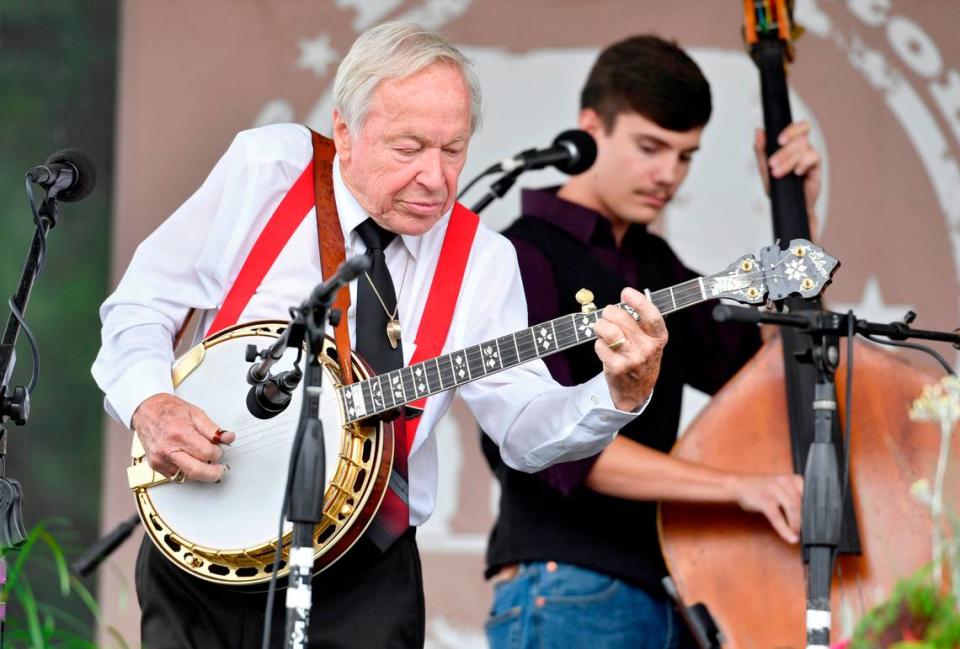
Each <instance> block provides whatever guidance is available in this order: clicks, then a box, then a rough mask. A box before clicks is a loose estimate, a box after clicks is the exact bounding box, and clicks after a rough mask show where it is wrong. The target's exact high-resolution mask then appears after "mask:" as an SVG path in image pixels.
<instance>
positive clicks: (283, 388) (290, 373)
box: [247, 367, 303, 419]
mask: <svg viewBox="0 0 960 649" xmlns="http://www.w3.org/2000/svg"><path fill="white" fill-rule="evenodd" d="M302 378H303V372H301V371H300V368H299V367H294V368H293V369H292V370H287V371H286V372H280V373H279V374H277V375H276V376H271V377H269V378H268V379H266V380H265V381H263V382H262V383H257V384H255V385H254V386H252V387H251V388H250V390H249V392H247V410H249V411H250V414H251V415H253V416H254V417H256V418H257V419H270V418H271V417H276V416H277V415H279V414H280V413H281V412H283V411H284V410H285V409H286V407H287V406H288V405H290V398H291V395H292V394H293V391H294V390H296V389H297V385H298V384H299V383H300V379H302Z"/></svg>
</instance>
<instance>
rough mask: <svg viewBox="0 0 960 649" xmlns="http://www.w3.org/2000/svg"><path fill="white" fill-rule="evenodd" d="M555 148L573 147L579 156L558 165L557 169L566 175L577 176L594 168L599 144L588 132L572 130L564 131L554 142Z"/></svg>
mask: <svg viewBox="0 0 960 649" xmlns="http://www.w3.org/2000/svg"><path fill="white" fill-rule="evenodd" d="M553 145H554V146H565V147H568V148H569V147H571V146H572V147H573V148H574V149H576V151H577V155H576V156H574V157H573V158H571V159H570V160H569V161H565V162H561V163H557V164H556V167H557V169H559V170H560V171H562V172H563V173H565V174H570V175H571V176H575V175H577V174H582V173H583V172H584V171H586V170H587V169H589V168H590V167H592V166H593V163H594V161H596V159H597V143H596V141H595V140H594V139H593V137H592V136H591V135H590V134H589V133H587V132H586V131H581V130H580V129H571V130H569V131H564V132H563V133H561V134H560V135H558V136H557V137H556V138H554V140H553Z"/></svg>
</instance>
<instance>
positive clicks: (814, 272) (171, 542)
mask: <svg viewBox="0 0 960 649" xmlns="http://www.w3.org/2000/svg"><path fill="white" fill-rule="evenodd" d="M837 265H838V261H837V260H836V259H834V258H832V257H830V256H829V255H827V254H826V253H825V252H824V251H823V250H822V249H821V248H819V247H818V246H815V245H813V244H812V243H810V242H809V241H806V240H803V239H795V240H793V241H791V242H790V246H789V247H788V248H787V249H786V250H781V249H780V247H779V246H777V245H773V246H768V247H766V248H763V249H762V250H761V251H760V254H759V258H757V257H755V256H753V255H744V256H742V257H740V258H739V259H737V260H736V261H735V262H734V263H732V264H731V265H730V266H728V267H727V268H726V269H725V270H723V271H721V272H719V273H716V274H714V275H709V276H705V277H698V278H695V279H692V280H689V281H686V282H683V283H681V284H677V285H675V286H672V287H669V288H665V289H662V290H659V291H654V292H652V293H651V292H650V291H647V296H648V298H649V299H650V300H651V301H652V302H653V303H654V305H655V306H656V307H657V308H658V309H659V310H660V312H661V313H662V314H664V315H667V314H669V313H672V312H673V311H678V310H680V309H683V308H685V307H688V306H692V305H694V304H699V303H700V302H704V301H706V300H711V299H718V298H729V299H733V300H735V301H738V302H742V303H746V304H760V303H762V302H763V301H764V300H765V299H768V298H769V299H771V300H782V299H783V298H785V297H787V296H788V295H794V294H799V295H801V296H802V297H804V298H812V297H815V296H817V295H819V294H820V292H821V291H822V290H823V288H824V287H825V286H826V285H827V284H828V283H829V282H830V278H831V275H832V273H833V271H834V269H835V268H836V266H837ZM592 300H593V296H592V294H590V292H589V291H585V290H582V291H579V292H578V294H577V301H578V302H579V303H580V304H581V305H582V310H581V311H580V312H579V313H572V314H569V315H565V316H561V317H559V318H555V319H553V320H550V321H548V322H544V323H541V324H538V325H536V326H533V327H529V328H526V329H522V330H520V331H517V332H515V333H512V334H507V335H504V336H501V337H499V338H495V339H492V340H488V341H486V342H482V343H479V344H476V345H472V346H469V347H466V348H464V349H460V350H457V351H454V352H451V353H448V354H445V355H442V356H438V357H436V358H433V359H430V360H426V361H423V362H420V363H416V364H414V365H411V366H408V367H403V368H401V369H397V370H394V371H391V372H386V373H384V374H379V375H375V374H374V373H373V372H372V370H371V369H370V368H369V366H368V365H367V364H366V363H365V362H364V361H363V360H362V359H361V358H360V357H359V356H357V355H356V354H352V355H351V358H350V359H348V360H347V362H349V363H351V364H352V368H353V372H354V376H355V378H356V382H354V383H350V384H344V382H343V378H342V376H341V371H340V367H341V365H340V363H339V362H338V359H337V354H336V347H335V343H334V341H333V340H332V339H331V338H329V337H327V339H326V341H325V343H324V346H323V349H322V351H321V352H320V354H319V357H320V361H321V364H322V367H323V374H324V377H323V388H322V392H321V394H320V396H319V400H320V401H319V405H320V408H319V412H320V419H321V420H322V422H323V426H324V430H325V431H326V435H325V436H324V446H325V453H326V457H327V462H326V467H325V469H326V474H325V484H326V489H325V492H324V506H323V520H322V521H321V522H320V523H318V524H317V525H316V526H315V527H314V532H313V541H314V570H315V571H316V572H319V571H322V570H324V569H325V568H327V567H329V566H330V565H332V564H333V563H334V562H335V561H336V560H337V559H339V558H340V557H342V556H343V555H344V554H345V553H346V552H347V551H348V550H349V549H350V548H351V547H352V546H353V544H354V543H355V542H356V541H357V539H358V538H360V536H361V535H362V534H363V532H364V530H366V528H367V526H368V525H369V524H370V522H371V521H372V520H373V517H374V514H375V513H376V511H377V508H378V507H379V505H380V502H381V500H382V499H383V496H384V493H385V492H386V488H387V479H388V478H389V475H390V469H391V466H392V462H393V455H394V448H393V429H392V424H390V423H389V422H388V421H384V420H383V419H384V418H380V417H376V415H379V414H382V413H387V412H388V411H391V410H394V409H396V408H398V407H400V406H402V405H405V404H408V403H411V402H414V401H417V400H419V399H422V398H424V397H428V396H430V395H432V394H436V393H438V392H442V391H444V390H449V389H453V388H456V387H458V386H460V385H464V384H465V383H469V382H471V381H475V380H477V379H480V378H483V377H484V376H488V375H490V374H493V373H496V372H499V371H502V370H506V369H509V368H511V367H515V366H517V365H520V364H522V363H526V362H529V361H532V360H535V359H537V358H542V357H544V356H548V355H550V354H554V353H556V352H559V351H563V350H566V349H569V348H571V347H573V346H575V345H579V344H581V343H585V342H588V341H593V340H595V339H596V336H595V334H594V332H593V325H594V323H595V322H596V321H597V319H598V318H599V317H600V312H599V311H597V310H596V307H594V305H593V304H592ZM618 306H620V307H621V308H624V309H626V310H628V311H630V312H631V315H633V316H634V317H637V316H636V314H635V313H633V312H632V309H630V307H629V306H627V305H625V304H620V305H618ZM286 326H287V323H285V322H273V321H259V322H252V323H246V324H239V325H236V326H233V327H230V328H228V329H225V330H223V331H220V332H218V333H216V334H214V335H212V336H210V337H208V338H206V339H205V340H203V341H202V342H200V343H199V344H197V345H196V346H195V347H193V348H192V349H190V350H189V351H187V352H186V353H185V354H184V355H183V356H181V357H180V358H179V359H177V361H176V362H175V363H174V365H173V369H172V372H173V385H174V393H175V394H176V395H177V396H179V397H180V398H182V399H184V400H186V401H188V402H190V403H192V404H194V405H196V406H198V407H200V408H202V409H203V410H205V411H206V413H207V414H208V415H209V416H210V418H211V419H213V420H214V421H216V422H218V424H219V425H221V426H223V427H224V428H225V429H226V430H229V431H232V432H234V433H236V436H237V438H236V440H235V441H234V443H233V444H232V445H230V446H229V447H224V453H223V457H222V460H221V461H223V462H225V463H227V464H229V465H230V469H231V470H230V471H229V472H228V473H227V474H226V476H225V477H224V480H223V481H222V482H220V483H203V482H183V483H175V482H172V481H171V480H170V479H168V478H167V477H166V476H164V475H162V474H160V473H158V472H156V471H154V470H153V469H152V468H151V467H150V466H149V464H148V463H147V462H146V459H145V455H146V453H145V451H144V448H143V446H142V445H141V444H140V441H139V438H138V437H137V436H136V435H134V439H133V448H132V451H131V456H132V464H131V466H130V467H128V469H127V478H128V482H129V486H130V489H131V490H132V491H133V493H134V496H135V498H136V503H137V509H138V511H139V514H140V517H141V519H142V521H143V525H144V528H145V530H146V533H147V535H148V536H149V537H150V540H151V541H152V542H153V543H154V544H155V545H156V546H157V548H159V549H160V551H161V552H162V553H163V555H164V556H165V557H166V558H167V559H169V560H170V561H172V562H173V563H174V564H175V565H177V566H178V567H180V568H181V569H183V570H185V571H187V572H188V573H190V574H192V575H194V576H195V577H198V578H201V579H204V580H207V581H211V582H215V583H219V584H224V585H232V586H242V585H252V584H259V583H263V582H266V581H268V580H269V579H270V577H271V570H272V563H273V561H274V559H275V558H276V553H277V552H278V551H279V552H280V553H281V557H280V558H281V562H280V564H279V565H280V569H279V571H278V574H281V575H282V574H284V573H286V572H287V570H288V568H287V565H286V561H285V560H284V559H285V558H286V556H287V553H288V549H289V545H290V541H291V530H292V524H291V523H289V522H286V523H285V527H284V533H283V536H282V537H281V538H279V539H278V538H277V523H278V521H277V517H278V513H279V512H280V508H281V504H282V502H283V499H284V487H285V483H286V468H287V464H288V460H289V456H290V452H291V446H292V443H293V439H294V436H295V434H296V429H297V422H298V419H299V415H300V405H301V403H302V398H303V397H302V394H301V392H302V391H301V390H296V391H294V394H293V396H292V399H291V401H290V404H289V406H288V407H287V408H286V409H285V410H284V411H283V412H281V413H280V414H278V415H276V416H275V417H272V418H269V419H260V418H257V417H254V416H253V415H252V414H250V412H249V411H248V409H247V408H246V406H245V405H244V404H245V400H246V395H247V392H248V390H249V388H250V386H249V384H248V383H247V381H246V375H247V368H248V362H247V360H246V354H245V350H246V347H247V345H248V344H251V343H252V344H255V345H257V346H258V347H265V346H267V345H269V344H270V343H271V342H273V340H275V339H276V338H277V337H279V336H280V335H281V334H282V333H283V331H284V329H285V328H286ZM296 357H297V350H294V349H288V350H287V351H286V353H285V354H284V356H283V358H282V359H281V360H280V361H279V362H278V363H277V364H276V365H275V366H274V370H275V371H283V370H288V369H291V368H292V367H293V363H294V361H295V359H296Z"/></svg>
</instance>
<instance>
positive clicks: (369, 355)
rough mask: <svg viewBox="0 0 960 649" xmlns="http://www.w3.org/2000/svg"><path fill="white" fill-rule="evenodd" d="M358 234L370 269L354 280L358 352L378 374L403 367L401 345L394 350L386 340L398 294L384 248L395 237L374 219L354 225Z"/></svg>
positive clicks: (395, 312) (398, 344) (388, 340)
mask: <svg viewBox="0 0 960 649" xmlns="http://www.w3.org/2000/svg"><path fill="white" fill-rule="evenodd" d="M356 232H357V234H358V235H359V236H360V239H361V240H362V241H363V243H364V244H365V245H366V246H367V256H368V257H370V261H371V266H370V270H369V271H368V272H367V273H366V275H365V276H361V277H360V278H359V279H358V280H357V326H356V329H357V345H356V348H357V352H358V353H359V354H360V355H361V356H363V358H364V359H365V360H366V361H367V362H368V363H370V364H371V365H372V366H373V368H374V369H375V370H376V371H377V373H379V374H383V373H384V372H389V371H390V370H395V369H397V368H399V367H402V366H403V346H402V345H401V344H400V343H399V341H398V343H397V348H396V349H394V348H393V346H392V345H391V344H390V339H389V338H388V337H387V323H388V322H389V321H390V320H391V318H390V315H391V314H392V315H394V316H395V317H396V318H395V319H398V320H399V315H400V314H399V313H398V312H397V295H396V292H395V291H394V289H393V280H392V279H391V278H390V271H389V270H388V269H387V260H386V257H385V256H384V254H383V249H384V248H386V247H387V246H388V245H390V242H391V241H393V239H394V237H396V236H397V235H396V234H395V233H393V232H388V231H387V230H384V229H383V228H382V227H380V226H379V225H378V224H377V223H376V222H375V221H374V220H373V219H367V220H366V221H364V222H363V223H361V224H360V225H358V226H357V228H356Z"/></svg>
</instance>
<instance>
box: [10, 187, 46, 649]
mask: <svg viewBox="0 0 960 649" xmlns="http://www.w3.org/2000/svg"><path fill="white" fill-rule="evenodd" d="M27 188H28V194H29V196H30V204H31V207H32V208H33V207H34V203H33V194H32V191H30V180H29V178H28V179H27ZM57 191H58V188H57V187H54V188H51V190H50V191H49V192H48V194H47V196H46V197H45V198H44V200H43V201H42V202H41V203H40V205H39V206H38V207H36V209H35V210H34V216H35V219H34V220H35V222H36V226H37V227H36V230H35V232H34V235H33V241H32V243H31V244H30V250H29V252H28V253H27V259H26V261H25V262H24V265H23V271H22V272H21V274H20V284H19V285H18V287H17V292H16V294H14V296H13V297H11V298H10V302H9V305H10V316H9V317H8V318H7V325H6V328H5V329H4V332H3V340H2V342H0V585H2V584H4V583H6V554H7V553H8V552H9V551H11V550H15V549H17V548H19V547H20V546H21V545H22V544H23V542H24V541H25V540H26V537H27V532H26V529H25V528H24V526H23V513H22V504H21V500H22V495H23V492H22V489H21V487H20V483H19V482H17V481H16V480H13V479H10V478H8V477H6V457H7V423H8V422H13V423H14V424H15V425H17V426H23V425H25V424H26V423H27V419H28V418H29V416H30V392H31V391H32V390H33V387H34V382H33V381H31V384H30V386H29V387H28V388H25V387H24V386H22V385H18V386H15V387H13V386H11V380H12V378H13V371H14V368H15V367H16V364H17V355H16V345H17V337H18V336H19V334H20V329H21V328H23V326H24V322H23V313H24V311H25V310H26V308H27V302H28V301H29V300H30V292H31V291H32V290H33V284H34V282H35V281H36V279H37V276H38V275H39V274H40V271H41V269H42V268H43V261H44V256H45V254H46V240H47V233H48V232H49V231H50V230H51V229H53V227H54V226H56V224H57V196H56V195H57ZM27 335H28V336H29V337H31V341H30V342H31V345H35V342H34V341H33V340H32V336H31V334H30V332H29V330H27ZM37 356H38V353H37V351H36V347H34V361H35V362H36V358H37ZM36 371H37V368H36V367H34V377H35V376H36ZM5 621H6V607H5V605H3V606H0V647H3V642H4V635H5Z"/></svg>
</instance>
